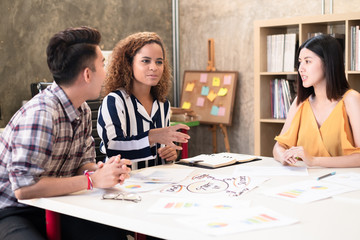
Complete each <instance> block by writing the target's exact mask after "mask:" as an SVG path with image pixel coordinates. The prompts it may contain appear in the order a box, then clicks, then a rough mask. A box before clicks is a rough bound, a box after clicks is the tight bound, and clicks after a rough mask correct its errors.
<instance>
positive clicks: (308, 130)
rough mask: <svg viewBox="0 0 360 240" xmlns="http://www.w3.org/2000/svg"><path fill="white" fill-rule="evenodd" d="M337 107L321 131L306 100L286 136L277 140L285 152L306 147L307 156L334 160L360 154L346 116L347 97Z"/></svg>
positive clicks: (281, 136) (276, 138) (280, 136)
mask: <svg viewBox="0 0 360 240" xmlns="http://www.w3.org/2000/svg"><path fill="white" fill-rule="evenodd" d="M349 91H351V90H348V91H347V92H346V93H345V94H344V96H343V98H342V99H341V100H340V101H339V102H338V103H337V105H336V106H335V108H334V109H333V111H332V112H331V113H330V115H329V117H328V118H327V119H326V120H325V122H324V123H323V124H322V125H321V127H320V128H319V127H318V125H317V122H316V119H315V116H314V114H313V111H312V108H311V106H310V102H309V98H308V99H306V100H305V101H304V102H303V103H302V105H301V106H300V108H299V109H298V111H297V113H296V114H295V117H294V119H293V120H292V122H291V125H290V128H289V129H288V130H287V131H286V133H284V134H283V135H279V136H277V137H275V140H276V141H278V143H279V144H280V145H282V146H284V147H286V148H290V147H293V146H303V148H304V149H305V151H306V152H308V153H309V154H310V155H311V156H316V157H334V156H344V155H350V154H352V153H360V148H357V147H355V144H354V138H353V135H352V131H351V126H350V123H349V119H348V116H347V113H346V109H345V104H344V97H345V96H346V94H347V93H348V92H349Z"/></svg>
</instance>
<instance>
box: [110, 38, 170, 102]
mask: <svg viewBox="0 0 360 240" xmlns="http://www.w3.org/2000/svg"><path fill="white" fill-rule="evenodd" d="M150 43H156V44H158V45H160V47H161V48H162V51H163V55H164V56H163V58H164V62H163V64H164V71H163V74H162V76H161V79H160V81H159V83H158V84H157V85H156V86H153V87H152V88H151V94H152V96H153V97H154V98H156V99H158V100H159V101H161V102H164V101H166V96H167V95H168V93H169V91H170V88H171V77H172V76H171V68H170V65H169V62H168V60H167V57H166V49H165V45H164V43H163V41H162V39H161V38H160V37H159V35H157V34H156V33H154V32H138V33H135V34H132V35H130V36H128V37H126V38H124V39H122V40H120V41H119V42H118V43H117V44H116V46H115V47H114V49H113V52H112V56H111V62H110V64H109V67H108V74H107V77H106V80H105V94H106V95H107V94H109V93H110V92H112V91H115V90H117V89H119V88H123V89H124V90H125V91H126V92H127V93H128V94H129V95H130V94H131V93H132V84H133V81H134V80H135V78H134V74H133V68H132V63H133V60H134V57H135V55H136V54H137V53H138V51H139V50H140V49H141V48H142V47H143V46H145V45H146V44H150Z"/></svg>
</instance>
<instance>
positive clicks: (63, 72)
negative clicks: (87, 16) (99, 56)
mask: <svg viewBox="0 0 360 240" xmlns="http://www.w3.org/2000/svg"><path fill="white" fill-rule="evenodd" d="M100 40H101V34H100V33H99V31H97V30H96V29H94V28H91V27H79V28H68V29H65V30H64V31H61V32H59V33H56V34H55V35H54V36H53V37H52V38H51V39H50V41H49V44H48V47H47V49H46V54H47V63H48V66H49V69H50V72H51V73H52V75H53V78H54V81H55V82H56V83H57V84H59V85H69V84H72V83H73V80H74V79H75V77H76V76H77V75H78V74H79V72H80V71H82V70H83V69H85V68H86V67H88V68H90V69H91V70H93V71H95V65H94V60H95V59H96V46H97V45H99V43H100Z"/></svg>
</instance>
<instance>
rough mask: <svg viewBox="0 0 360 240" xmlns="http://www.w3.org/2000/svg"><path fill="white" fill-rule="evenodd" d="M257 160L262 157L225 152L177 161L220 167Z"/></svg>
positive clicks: (193, 164) (197, 165)
mask: <svg viewBox="0 0 360 240" xmlns="http://www.w3.org/2000/svg"><path fill="white" fill-rule="evenodd" d="M256 160H261V159H260V158H258V157H256V156H253V155H246V154H237V153H228V152H223V153H214V154H200V155H198V156H195V157H192V158H184V159H180V160H179V161H178V162H177V163H178V164H184V165H189V166H196V167H206V168H219V167H225V166H230V165H234V164H239V163H246V162H251V161H256Z"/></svg>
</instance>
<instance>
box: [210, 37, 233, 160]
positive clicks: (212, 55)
mask: <svg viewBox="0 0 360 240" xmlns="http://www.w3.org/2000/svg"><path fill="white" fill-rule="evenodd" d="M206 70H207V71H216V69H215V44H214V39H213V38H210V39H208V66H207V67H206ZM219 127H220V129H221V130H222V133H223V134H224V143H225V148H226V151H227V152H230V144H229V138H228V134H227V130H226V126H225V125H223V124H222V123H220V124H219ZM216 129H217V124H214V125H212V127H210V130H211V132H212V137H213V139H212V140H213V153H216V152H217V141H216Z"/></svg>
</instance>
